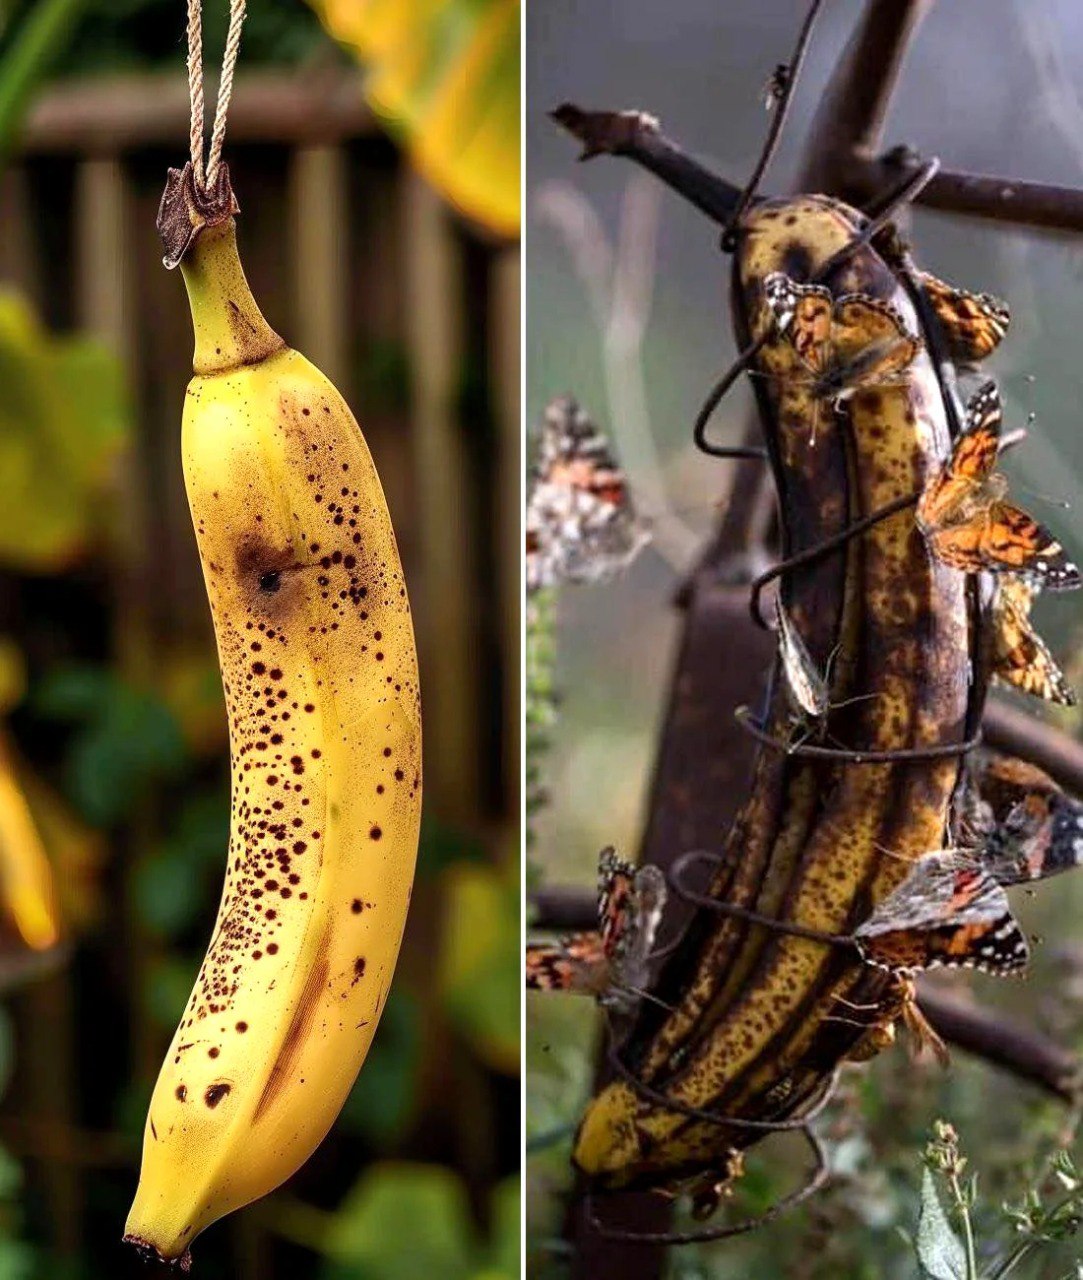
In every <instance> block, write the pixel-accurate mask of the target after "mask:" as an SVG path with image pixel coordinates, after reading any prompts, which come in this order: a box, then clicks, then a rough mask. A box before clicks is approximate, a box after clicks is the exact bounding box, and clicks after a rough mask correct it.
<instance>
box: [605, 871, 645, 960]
mask: <svg viewBox="0 0 1083 1280" xmlns="http://www.w3.org/2000/svg"><path fill="white" fill-rule="evenodd" d="M635 876H636V870H635V867H633V866H632V864H631V863H630V862H626V861H625V860H624V859H623V858H620V857H618V856H617V851H616V849H614V848H613V846H612V845H607V846H606V847H605V848H604V849H603V850H602V851H601V853H600V854H599V855H598V934H599V936H600V938H601V940H602V947H603V949H604V950H605V954H606V956H607V957H608V958H609V959H610V960H613V959H614V958H615V957H616V956H617V955H619V953H620V951H621V949H622V947H623V946H624V945H625V942H626V940H627V936H628V932H629V930H630V929H631V928H632V927H633V926H634V924H635V912H636V900H635Z"/></svg>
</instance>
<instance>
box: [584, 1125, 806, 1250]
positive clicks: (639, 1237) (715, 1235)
mask: <svg viewBox="0 0 1083 1280" xmlns="http://www.w3.org/2000/svg"><path fill="white" fill-rule="evenodd" d="M799 1132H800V1133H801V1134H802V1135H803V1137H804V1138H805V1140H806V1142H807V1143H808V1144H809V1148H810V1149H811V1151H812V1153H813V1157H814V1160H815V1164H814V1166H813V1169H812V1171H811V1173H810V1176H809V1178H808V1180H807V1181H806V1182H805V1183H804V1184H803V1185H802V1186H801V1187H799V1188H798V1189H797V1190H796V1191H791V1192H790V1193H789V1194H788V1195H785V1196H783V1197H782V1199H781V1200H778V1201H776V1202H775V1203H774V1204H773V1205H772V1206H771V1207H770V1208H769V1209H765V1210H764V1212H763V1213H761V1214H758V1215H757V1216H756V1217H755V1218H745V1219H743V1220H742V1221H741V1222H734V1223H729V1224H727V1225H726V1226H720V1227H705V1228H703V1229H702V1230H700V1231H634V1230H632V1229H631V1228H628V1227H611V1226H609V1225H607V1224H606V1223H605V1222H603V1221H602V1220H601V1219H600V1218H599V1217H598V1216H597V1214H596V1213H595V1211H594V1206H595V1202H596V1200H597V1199H598V1198H599V1196H598V1193H596V1192H595V1191H593V1190H591V1189H589V1188H588V1190H587V1192H586V1194H585V1195H584V1197H583V1200H584V1207H585V1210H586V1214H587V1220H588V1221H589V1222H590V1225H591V1229H592V1230H593V1231H595V1232H596V1233H597V1234H598V1235H600V1236H603V1237H604V1238H605V1239H607V1240H624V1241H627V1242H629V1243H638V1244H696V1243H703V1242H706V1241H710V1240H724V1239H726V1238H727V1237H728V1236H739V1235H744V1234H746V1233H747V1232H749V1231H755V1230H757V1229H758V1228H759V1227H762V1226H766V1224H767V1223H769V1222H772V1221H774V1219H775V1218H777V1217H779V1216H780V1215H781V1214H783V1213H787V1212H789V1210H791V1209H796V1208H797V1206H798V1205H800V1204H803V1203H804V1202H805V1201H806V1200H808V1199H809V1198H810V1197H811V1196H814V1195H815V1194H816V1192H817V1191H819V1190H820V1188H821V1187H822V1186H823V1185H824V1183H825V1182H826V1181H827V1179H828V1177H829V1176H830V1169H829V1167H828V1163H827V1153H826V1151H825V1150H824V1145H823V1143H822V1142H821V1141H820V1139H819V1138H818V1137H817V1136H816V1134H814V1133H813V1132H812V1130H811V1129H809V1128H808V1127H807V1126H805V1127H804V1128H802V1129H800V1130H799ZM620 1194H622V1193H621V1192H610V1193H603V1196H604V1197H605V1198H608V1197H609V1196H616V1195H620Z"/></svg>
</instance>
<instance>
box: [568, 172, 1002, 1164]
mask: <svg viewBox="0 0 1083 1280" xmlns="http://www.w3.org/2000/svg"><path fill="white" fill-rule="evenodd" d="M861 225H862V217H861V215H860V214H858V213H857V212H856V211H854V210H852V209H850V208H848V207H847V206H845V205H842V204H840V203H838V202H835V201H832V200H829V199H827V198H824V197H798V198H795V199H792V200H773V201H766V202H764V203H763V204H762V205H760V206H758V207H757V208H756V209H755V210H754V211H753V212H752V213H751V214H749V215H748V216H747V218H746V220H745V221H744V223H743V226H742V230H741V234H740V241H739V244H738V247H737V250H736V253H735V259H734V262H735V270H734V281H733V302H734V314H735V317H736V322H737V328H738V341H739V346H741V347H743V346H744V345H746V343H747V341H748V340H749V339H750V338H756V337H759V336H760V335H761V334H762V333H763V332H764V331H765V329H767V328H768V327H769V326H771V325H772V321H771V320H770V318H769V315H768V313H767V310H766V308H765V305H764V293H763V281H764V279H765V277H766V276H767V275H769V274H770V273H771V272H775V271H783V272H785V273H786V274H787V275H789V276H790V277H791V278H793V279H794V280H796V281H798V282H803V281H807V280H809V279H811V278H812V277H814V276H815V275H816V273H817V272H818V271H819V270H820V268H821V267H822V266H823V265H824V264H825V263H826V262H827V261H828V259H829V258H831V257H832V256H833V255H834V254H835V253H836V252H837V251H838V250H839V249H841V248H842V247H843V246H844V245H845V244H846V243H847V242H848V241H849V240H850V239H851V238H852V236H853V234H854V231H855V230H856V229H859V228H860V226H861ZM824 283H826V284H827V285H828V286H829V287H830V289H831V291H832V293H833V294H834V295H835V296H836V297H838V296H839V295H841V294H844V293H848V292H860V293H863V294H866V295H868V296H871V297H873V298H877V299H881V300H883V301H887V302H890V303H891V304H892V305H894V306H895V307H896V308H897V309H898V310H899V312H900V313H901V314H902V316H903V317H904V319H905V321H906V324H907V327H908V328H909V329H910V330H911V331H912V332H921V330H920V327H919V321H918V318H917V314H916V313H915V309H914V307H913V305H912V303H911V300H910V297H909V295H908V293H907V291H906V289H905V288H904V287H903V284H902V282H901V281H900V279H899V277H898V275H897V274H896V272H895V271H894V270H893V268H892V267H891V266H890V265H889V264H888V263H886V262H885V261H884V259H883V258H882V257H881V256H880V255H879V254H878V253H877V252H876V251H875V250H874V249H872V248H868V247H865V248H862V249H859V250H858V251H857V252H856V253H855V254H854V255H853V256H852V257H851V258H850V260H849V261H848V262H846V263H845V264H844V265H842V266H841V267H840V268H838V269H836V270H835V271H834V272H833V273H832V275H831V277H830V278H829V279H827V280H826V281H824ZM924 336H925V338H926V340H927V342H928V343H929V344H930V346H933V348H934V349H933V355H938V354H939V353H938V352H937V351H936V350H935V346H934V344H935V341H936V338H935V335H930V334H928V333H926V334H925V335H924ZM758 373H759V375H761V376H756V377H754V378H753V379H752V381H753V385H754V390H755V394H756V398H757V401H758V405H759V409H760V412H761V417H762V421H763V427H764V434H765V437H766V440H767V444H768V448H769V452H770V455H771V461H772V466H773V470H774V476H775V481H776V484H777V487H778V492H779V507H780V511H781V513H782V517H781V518H782V524H783V531H782V532H783V554H793V553H795V552H799V551H801V550H803V549H805V548H808V547H810V546H813V545H815V544H816V543H818V542H821V541H822V540H823V539H824V538H826V537H830V536H831V535H832V534H835V533H837V532H839V531H840V530H841V529H843V528H845V526H846V525H847V524H849V523H851V522H852V521H854V520H856V519H858V518H860V517H861V516H863V515H867V514H869V513H871V512H873V511H875V510H877V509H878V508H880V507H882V506H884V505H885V504H887V503H889V502H891V501H892V500H893V499H895V498H898V497H902V496H905V495H908V494H911V493H913V492H915V491H916V490H918V489H920V487H921V485H922V484H923V482H924V481H925V479H926V478H927V477H928V476H929V475H930V474H931V473H932V471H933V470H934V469H935V468H936V467H937V465H938V464H939V463H940V462H941V461H942V460H943V459H944V458H945V457H946V455H947V452H948V449H949V441H950V431H949V418H948V414H947V412H946V408H945V405H944V403H943V398H942V393H941V390H940V386H939V384H938V382H937V379H936V376H935V373H934V368H933V365H932V362H931V359H930V354H929V352H928V351H923V352H921V353H919V355H918V356H917V358H916V359H915V360H914V362H913V364H912V365H911V367H910V370H909V373H908V376H907V377H906V379H905V382H904V383H903V385H900V386H892V387H882V388H878V389H875V390H861V391H858V392H857V393H855V394H854V395H853V396H852V397H851V398H850V399H849V400H848V402H847V406H846V408H845V409H844V410H833V409H831V408H830V407H825V406H823V405H822V404H821V406H820V408H819V411H818V415H817V416H818V422H817V423H816V432H815V440H814V442H813V437H812V430H811V426H812V424H811V423H810V421H809V415H810V413H811V410H812V402H811V398H810V396H809V393H808V390H807V387H804V386H802V385H801V382H800V378H801V376H802V375H801V372H800V370H799V369H798V368H797V367H796V366H795V359H794V354H793V352H792V349H791V347H790V346H789V344H788V342H787V340H786V339H785V338H781V337H779V336H778V335H777V333H775V332H772V333H771V334H770V336H769V337H768V339H767V342H766V345H765V346H764V347H763V349H762V351H761V354H760V357H759V364H758ZM784 591H785V599H786V605H787V609H788V611H789V613H790V615H791V617H792V618H793V619H794V620H795V622H796V623H797V625H798V626H799V628H800V630H801V632H802V634H803V636H804V638H805V640H806V643H807V645H808V648H809V651H810V653H811V655H812V656H813V658H814V660H815V661H816V662H817V664H818V666H819V667H820V669H821V671H822V670H824V669H825V668H826V666H827V663H828V659H829V658H830V657H831V655H833V654H834V655H835V657H834V660H833V663H832V675H833V680H832V684H833V688H832V696H833V699H834V701H835V702H841V701H843V700H845V699H847V698H853V697H857V696H858V695H860V696H861V697H862V698H863V700H862V701H859V702H854V703H852V704H851V705H849V706H847V707H845V708H840V709H838V710H836V711H833V712H832V714H831V715H830V716H829V718H828V725H827V731H828V733H829V734H830V736H831V738H832V739H834V740H836V741H839V742H842V743H844V744H845V745H847V746H850V747H853V748H860V749H864V750H870V751H872V750H875V751H885V750H894V749H899V748H919V747H923V746H929V745H933V744H941V743H950V742H961V741H964V740H965V739H966V738H967V737H968V736H969V734H970V732H971V730H972V726H973V725H974V724H976V723H977V719H978V717H979V715H980V709H981V702H982V700H983V697H984V675H983V672H982V667H983V662H982V657H983V655H984V652H985V648H986V646H985V645H984V644H980V643H979V642H980V640H981V637H980V634H979V626H980V617H979V608H978V602H977V600H976V597H975V595H974V592H975V591H976V587H972V586H971V585H969V584H968V582H967V580H966V578H965V577H964V575H962V574H961V573H959V572H957V571H954V570H952V569H949V568H947V567H946V566H944V565H942V564H940V563H939V562H937V561H936V560H934V559H933V558H932V556H931V555H930V554H929V552H928V551H927V549H926V546H925V544H924V541H923V539H922V537H921V534H920V532H919V531H918V529H917V528H916V526H915V523H914V519H913V513H912V511H910V510H905V511H903V512H901V513H899V514H897V515H895V516H894V517H892V518H890V519H888V520H885V521H883V522H881V523H879V524H877V525H876V526H874V527H873V528H872V529H871V530H870V531H868V532H867V533H866V534H864V535H863V536H862V537H860V538H858V539H854V540H852V541H850V542H849V543H847V544H846V545H845V547H843V548H841V549H839V550H838V551H836V552H833V553H831V554H830V555H828V556H825V557H823V558H822V559H820V560H819V561H817V562H815V563H813V564H811V565H810V566H807V567H806V568H805V569H803V570H802V571H801V572H800V573H795V574H793V575H792V576H791V577H790V578H789V579H787V581H786V584H785V588H784ZM972 659H973V660H974V661H973V662H972ZM972 671H973V672H974V673H975V674H974V675H972ZM867 695H873V696H871V697H869V696H867ZM766 727H767V729H768V730H769V732H771V733H772V734H773V735H774V736H776V737H777V738H781V739H783V740H786V739H787V738H788V737H789V736H790V733H791V729H792V725H791V722H790V711H789V707H788V703H787V698H786V693H785V690H784V688H783V681H782V678H781V674H780V672H779V671H778V670H776V671H775V672H774V676H773V681H772V688H771V692H770V696H769V700H768V709H767V716H766ZM961 769H962V761H961V760H960V759H959V758H955V757H951V758H946V759H941V760H937V761H925V762H910V763H890V764H875V765H860V766H859V765H854V764H852V763H842V762H836V761H830V760H817V759H810V758H800V757H793V756H787V755H786V754H785V753H782V752H778V751H772V750H769V749H764V750H761V751H760V752H759V754H758V756H757V757H756V760H755V764H754V769H753V777H752V783H751V790H750V795H749V799H748V801H747V803H746V805H745V807H744V809H743V811H742V813H741V815H740V816H739V818H738V820H737V822H736V823H735V825H734V827H733V829H732V830H731V832H730V834H729V837H728V839H727V840H726V841H725V843H724V846H723V853H724V859H723V863H722V865H721V867H720V869H719V870H718V872H717V873H716V874H715V876H714V878H713V880H712V882H711V884H710V887H709V892H710V893H711V894H713V895H714V896H715V897H717V898H718V899H719V900H720V901H726V902H732V903H735V904H737V905H740V906H746V907H751V908H753V909H755V910H757V911H758V912H761V913H762V914H764V915H768V916H772V917H777V918H779V919H781V920H784V921H789V922H793V923H796V924H800V925H802V926H805V927H808V928H812V929H816V930H821V931H824V932H828V933H834V934H847V933H849V932H850V931H852V929H853V927H854V926H856V924H858V923H859V922H860V921H861V920H862V919H863V918H864V917H865V916H866V915H867V914H868V912H869V910H870V908H871V905H872V904H873V903H875V902H876V901H878V900H879V899H881V898H882V897H883V896H884V895H885V894H886V893H888V892H889V891H890V890H891V889H892V888H893V887H894V886H895V885H896V884H897V883H898V882H899V881H900V880H901V879H902V877H903V876H904V875H905V873H906V868H907V862H908V860H910V859H913V858H916V857H918V856H920V855H921V854H923V853H925V852H928V851H929V850H931V849H935V848H939V847H940V846H941V845H942V844H943V841H944V834H945V828H946V825H947V823H948V820H949V815H950V810H951V804H952V798H953V793H954V792H955V789H956V787H957V785H958V784H959V780H960V776H961ZM655 992H656V994H657V995H658V996H659V997H660V999H661V1000H662V1001H665V1002H666V1004H668V1005H670V1006H673V1008H674V1011H673V1012H672V1013H668V1014H667V1013H666V1012H665V1011H664V1010H663V1009H662V1008H661V1006H660V1005H658V1004H656V1003H654V1002H653V1001H651V1002H644V1004H643V1006H642V1008H641V1011H640V1014H639V1018H638V1021H637V1024H636V1026H635V1028H634V1029H633V1032H632V1034H631V1035H630V1037H629V1039H628V1041H627V1042H626V1043H625V1045H624V1047H623V1056H624V1059H625V1061H626V1062H627V1064H628V1066H629V1067H630V1068H631V1070H632V1071H633V1072H635V1073H636V1074H637V1075H638V1076H639V1077H640V1078H641V1079H643V1080H644V1081H645V1082H646V1083H648V1084H649V1085H650V1086H651V1087H652V1088H653V1089H654V1090H657V1091H660V1092H663V1093H664V1094H666V1095H667V1096H670V1097H672V1098H674V1099H676V1100H678V1101H679V1102H680V1103H682V1104H685V1105H688V1106H692V1107H698V1108H708V1109H710V1110H711V1111H712V1112H714V1113H717V1114H720V1115H722V1116H726V1115H730V1116H734V1117H740V1118H745V1119H753V1120H764V1119H767V1120H779V1119H783V1118H787V1117H790V1116H794V1115H799V1114H800V1113H801V1111H802V1110H803V1109H804V1108H806V1107H807V1105H808V1103H809V1101H810V1099H811V1098H813V1097H814V1096H815V1095H816V1094H817V1092H818V1091H819V1090H820V1089H821V1088H822V1086H823V1085H824V1083H825V1080H826V1078H827V1076H828V1075H829V1073H830V1071H831V1069H832V1068H833V1067H834V1065H835V1064H836V1063H838V1062H839V1061H840V1060H841V1059H842V1058H844V1057H845V1056H846V1055H847V1054H848V1052H850V1051H852V1050H856V1052H857V1053H858V1054H859V1055H869V1054H870V1052H871V1051H873V1050H875V1048H876V1047H877V1045H878V1044H882V1043H883V1042H886V1039H887V1037H886V1036H884V1035H883V1034H882V1031H883V1027H884V1026H885V1025H888V1024H889V1023H890V1021H891V1020H892V1019H893V1018H894V1017H895V1016H897V1014H898V1012H899V1005H898V990H897V988H895V987H893V985H892V983H891V981H890V980H889V979H888V977H887V975H886V974H884V973H883V972H882V971H879V970H874V969H871V968H869V967H867V966H864V965H862V964H861V962H860V961H859V959H858V958H857V956H856V953H852V952H850V951H849V950H844V949H840V948H837V947H832V946H830V945H828V944H824V943H819V942H815V941H811V940H805V939H801V938H795V937H792V936H786V935H782V934H779V933H777V932H774V931H770V930H767V929H764V928H763V927H762V926H755V925H749V924H746V923H743V922H741V921H738V920H735V919H733V918H727V917H725V916H723V915H720V914H718V913H715V912H712V911H710V910H708V909H705V908H701V909H700V910H699V912H698V913H697V916H696V918H695V919H694V921H693V925H692V927H691V928H690V930H689V932H688V934H687V935H686V937H685V939H684V941H683V943H682V945H681V947H680V948H679V949H678V950H677V951H676V952H675V953H674V955H673V956H672V957H671V959H670V960H669V961H668V962H667V964H666V966H665V968H664V970H663V972H662V974H661V976H660V980H659V983H658V984H657V986H656V988H655ZM866 1027H869V1028H872V1031H871V1032H870V1031H867V1030H866V1029H865V1028H866ZM760 1136H762V1134H755V1133H753V1132H752V1131H750V1130H747V1129H742V1128H740V1127H725V1126H721V1125H718V1124H713V1123H708V1122H705V1121H703V1120H701V1119H698V1118H695V1117H690V1116H688V1115H686V1114H681V1113H680V1112H677V1111H673V1110H670V1109H668V1108H664V1107H661V1106H658V1105H655V1104H654V1103H652V1102H651V1101H650V1100H649V1099H646V1098H644V1097H643V1096H642V1095H641V1094H638V1093H637V1092H636V1091H635V1089H634V1088H633V1087H632V1086H631V1085H629V1084H628V1083H627V1082H625V1081H617V1082H615V1083H612V1084H609V1085H608V1086H606V1087H605V1088H603V1089H602V1091H601V1092H600V1093H599V1095H598V1096H596V1097H595V1098H594V1099H593V1100H592V1102H591V1103H590V1104H589V1106H588V1109H587V1111H586V1114H585V1116H584V1119H583V1122H582V1125H581V1128H580V1132H579V1135H578V1140H577V1145H576V1150H575V1159H576V1161H577V1162H578V1164H579V1165H580V1166H581V1167H582V1168H583V1169H584V1170H585V1171H586V1172H587V1173H589V1174H594V1175H597V1176H599V1177H600V1178H601V1179H602V1180H603V1181H604V1182H606V1183H608V1184H609V1185H612V1186H627V1185H647V1186H651V1185H653V1186H664V1185H670V1186H672V1185H673V1184H674V1182H675V1180H677V1179H679V1178H681V1177H684V1176H700V1177H702V1175H703V1174H704V1173H705V1172H707V1171H709V1170H710V1169H711V1168H712V1167H714V1168H717V1167H719V1165H720V1164H723V1163H724V1162H725V1159H726V1153H727V1152H729V1151H731V1150H732V1149H734V1148H743V1147H747V1146H748V1145H750V1144H751V1143H752V1142H753V1141H755V1140H756V1139H757V1138H758V1137H760Z"/></svg>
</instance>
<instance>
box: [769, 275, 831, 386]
mask: <svg viewBox="0 0 1083 1280" xmlns="http://www.w3.org/2000/svg"><path fill="white" fill-rule="evenodd" d="M763 294H764V301H765V302H766V303H767V309H768V311H769V312H770V313H771V318H772V319H773V320H774V322H775V327H776V328H777V329H778V331H779V333H781V334H783V335H784V336H785V337H786V338H788V339H789V342H790V344H791V345H792V347H793V349H794V351H795V352H796V354H797V358H798V359H799V360H800V361H801V363H802V364H803V365H804V366H805V368H806V369H808V371H809V372H810V373H811V374H812V375H813V376H814V377H817V378H818V377H820V376H822V375H823V374H824V373H825V372H826V371H827V369H828V366H829V365H830V362H831V311H832V307H833V305H834V302H833V299H832V296H831V290H830V289H825V288H824V287H823V286H822V285H818V284H796V283H795V282H794V281H793V280H791V279H790V277H789V276H787V275H786V274H785V273H784V272H781V271H773V272H771V274H770V275H769V276H767V277H766V278H765V279H764V282H763Z"/></svg>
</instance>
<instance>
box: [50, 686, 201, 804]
mask: <svg viewBox="0 0 1083 1280" xmlns="http://www.w3.org/2000/svg"><path fill="white" fill-rule="evenodd" d="M32 705H33V708H34V710H35V711H36V712H37V714H38V715H39V716H41V717H43V718H45V719H48V720H55V721H59V722H61V723H64V724H68V725H70V726H73V730H72V737H71V741H70V743H69V747H68V751H67V757H66V761H65V768H64V782H65V791H66V794H67V796H68V798H69V799H70V800H71V802H72V804H74V805H75V807H76V809H77V810H78V811H79V813H80V814H82V816H83V817H84V818H86V820H87V821H88V822H91V823H93V824H94V825H96V826H109V825H110V824H112V823H116V822H119V821H121V819H123V818H124V817H125V816H126V815H128V814H129V813H130V812H131V808H132V805H133V803H138V801H139V799H140V798H141V797H142V796H144V795H146V793H147V792H148V790H149V789H150V787H151V786H152V785H153V784H155V783H160V782H164V781H167V780H169V779H171V778H175V777H176V776H177V775H178V774H179V773H180V771H181V769H182V767H183V765H184V764H185V762H186V758H187V757H186V753H185V749H184V737H183V735H182V733H181V730H180V726H179V725H178V724H177V721H176V719H175V718H174V716H173V715H172V713H171V712H170V711H169V709H168V708H167V707H166V706H165V704H164V703H163V702H162V701H161V699H160V698H158V697H157V696H156V695H155V694H154V693H152V692H150V691H148V690H144V689H137V688H135V687H133V686H132V685H130V684H128V683H126V682H125V681H124V680H122V679H121V678H120V677H119V676H117V675H115V674H114V673H113V672H112V671H109V670H106V669H103V668H100V667H91V666H82V667H67V668H60V669H57V670H55V671H53V672H51V673H50V674H49V676H48V677H46V679H45V680H43V681H42V683H41V684H40V685H39V686H38V688H37V690H36V691H35V694H34V698H33V704H32Z"/></svg>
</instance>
